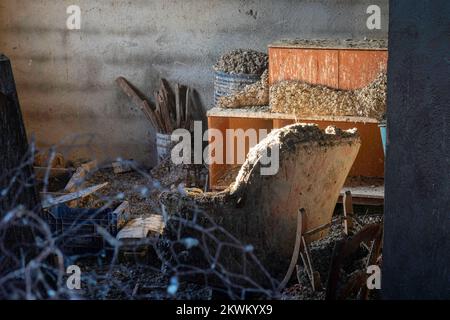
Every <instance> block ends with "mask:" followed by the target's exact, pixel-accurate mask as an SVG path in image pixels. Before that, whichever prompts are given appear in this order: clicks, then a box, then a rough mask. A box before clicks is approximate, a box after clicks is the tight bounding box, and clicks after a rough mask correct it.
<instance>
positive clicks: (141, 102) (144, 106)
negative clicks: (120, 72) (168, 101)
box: [116, 77, 161, 131]
mask: <svg viewBox="0 0 450 320" xmlns="http://www.w3.org/2000/svg"><path fill="white" fill-rule="evenodd" d="M116 83H117V84H118V85H119V87H120V88H121V89H122V91H123V92H124V93H125V94H126V95H127V96H128V97H129V98H130V99H131V101H132V102H133V103H134V105H135V106H136V107H138V108H139V109H141V111H142V112H143V113H144V115H145V116H146V118H147V119H148V120H149V121H150V123H151V125H152V126H153V128H154V129H155V130H157V131H159V130H161V127H159V125H158V121H157V119H156V115H155V113H154V108H152V107H151V105H150V103H149V102H148V101H147V99H146V98H145V97H144V96H143V94H141V93H139V92H138V90H137V89H136V88H134V87H133V86H132V85H131V83H129V82H128V80H126V79H125V78H124V77H119V78H117V79H116Z"/></svg>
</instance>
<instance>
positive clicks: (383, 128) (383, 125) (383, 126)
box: [378, 122, 386, 155]
mask: <svg viewBox="0 0 450 320" xmlns="http://www.w3.org/2000/svg"><path fill="white" fill-rule="evenodd" d="M378 126H379V127H380V132H381V140H382V141H383V150H384V154H385V155H386V122H381V123H380V124H379V125H378Z"/></svg>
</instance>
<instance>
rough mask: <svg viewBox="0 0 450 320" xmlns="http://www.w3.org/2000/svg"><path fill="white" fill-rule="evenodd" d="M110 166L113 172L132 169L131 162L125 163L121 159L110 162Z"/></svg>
mask: <svg viewBox="0 0 450 320" xmlns="http://www.w3.org/2000/svg"><path fill="white" fill-rule="evenodd" d="M112 168H113V171H114V173H115V174H120V173H127V172H130V171H133V167H132V165H131V163H126V162H123V161H116V162H113V163H112Z"/></svg>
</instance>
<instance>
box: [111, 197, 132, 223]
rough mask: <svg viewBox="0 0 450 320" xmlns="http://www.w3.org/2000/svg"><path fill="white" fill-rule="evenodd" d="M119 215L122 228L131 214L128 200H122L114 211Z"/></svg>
mask: <svg viewBox="0 0 450 320" xmlns="http://www.w3.org/2000/svg"><path fill="white" fill-rule="evenodd" d="M113 214H115V215H116V216H117V217H119V221H118V222H117V226H118V228H122V227H123V226H124V225H125V224H126V223H127V222H128V217H129V216H130V214H131V209H130V203H129V202H128V201H124V202H122V203H121V204H120V205H119V206H118V207H117V208H116V209H115V210H114V211H113Z"/></svg>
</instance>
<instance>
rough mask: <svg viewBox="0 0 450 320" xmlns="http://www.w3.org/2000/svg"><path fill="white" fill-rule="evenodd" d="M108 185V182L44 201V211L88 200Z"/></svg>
mask: <svg viewBox="0 0 450 320" xmlns="http://www.w3.org/2000/svg"><path fill="white" fill-rule="evenodd" d="M107 185H108V182H105V183H103V184H99V185H95V186H92V187H89V188H86V189H83V190H80V191H77V192H73V193H69V194H66V195H64V196H61V197H58V198H52V197H50V198H47V199H44V201H43V202H42V207H43V208H44V209H48V208H50V207H54V206H57V205H60V204H64V203H67V202H71V201H74V200H77V199H83V198H86V197H87V196H89V195H91V194H93V193H94V192H97V191H99V190H100V189H102V188H104V187H106V186H107Z"/></svg>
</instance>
